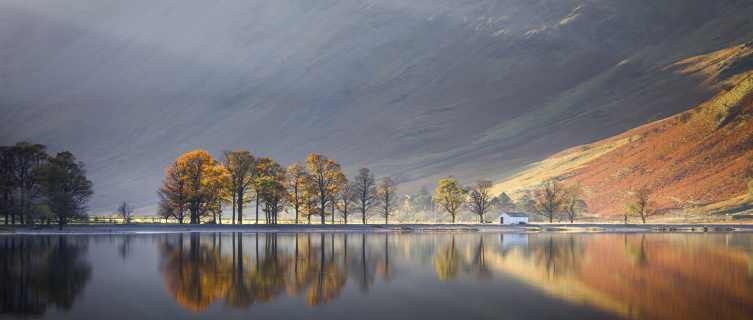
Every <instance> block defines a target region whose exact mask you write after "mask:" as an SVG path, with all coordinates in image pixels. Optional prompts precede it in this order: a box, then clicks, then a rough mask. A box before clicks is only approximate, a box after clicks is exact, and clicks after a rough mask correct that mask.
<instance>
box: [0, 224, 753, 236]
mask: <svg viewBox="0 0 753 320" xmlns="http://www.w3.org/2000/svg"><path fill="white" fill-rule="evenodd" d="M174 232H281V233H306V232H327V233H330V232H332V233H348V232H350V233H383V232H403V233H407V232H423V233H426V232H480V233H523V232H526V233H533V232H537V233H538V232H575V233H615V232H616V233H630V232H736V233H740V232H743V233H753V225H749V224H645V225H644V224H627V225H625V224H577V223H576V224H564V223H555V224H528V225H499V224H389V225H379V224H367V225H363V224H348V225H344V224H335V225H329V224H328V225H319V224H311V225H309V224H297V225H296V224H278V225H267V224H258V225H256V224H245V225H231V224H222V225H210V224H201V225H190V224H182V225H181V224H114V225H70V226H66V227H65V228H64V230H62V231H59V230H58V229H57V226H52V227H49V228H48V227H41V228H37V229H31V228H30V227H28V226H5V225H0V235H1V234H60V233H64V234H77V233H82V234H92V233H94V234H97V233H107V234H109V233H129V234H130V233H174Z"/></svg>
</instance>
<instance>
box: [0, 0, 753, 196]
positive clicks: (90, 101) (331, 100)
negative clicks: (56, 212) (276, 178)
mask: <svg viewBox="0 0 753 320" xmlns="http://www.w3.org/2000/svg"><path fill="white" fill-rule="evenodd" d="M0 12H1V13H2V16H1V18H0V61H2V65H3V67H2V68H0V114H1V116H0V145H11V144H14V143H16V142H18V141H21V140H27V141H30V142H33V143H42V144H46V145H47V146H49V148H50V151H52V152H55V151H60V150H69V151H71V152H72V153H74V154H76V156H77V157H78V158H79V159H80V160H83V161H84V162H86V163H87V164H88V165H89V166H88V170H89V174H88V176H89V177H90V179H91V180H92V181H93V183H94V189H95V195H94V198H93V199H92V201H91V203H90V204H91V207H92V208H93V209H94V210H95V211H96V210H102V211H111V210H112V208H113V207H114V206H115V205H116V204H118V203H120V202H122V201H128V202H129V203H134V204H135V205H137V207H141V208H143V207H149V206H154V205H155V204H156V196H155V194H154V192H155V190H156V189H157V187H158V186H159V182H160V180H161V179H162V178H163V177H164V169H166V168H167V167H169V166H170V164H171V161H172V160H173V159H175V158H177V157H178V156H180V155H181V154H183V153H186V152H190V151H193V150H197V149H205V150H207V151H208V152H210V153H211V154H212V155H213V156H215V157H218V156H219V155H220V154H221V152H222V150H223V149H232V150H250V151H251V153H253V154H254V155H258V156H265V157H272V158H274V159H275V160H276V161H278V162H279V163H281V164H283V165H285V166H287V165H290V164H292V163H293V162H302V161H303V160H304V159H305V158H306V157H307V156H308V155H309V154H310V153H322V154H325V155H327V156H329V157H330V158H332V159H335V160H336V161H338V162H340V163H341V164H343V167H344V169H345V172H346V173H347V174H349V175H350V174H353V173H355V172H356V171H357V170H358V169H359V168H361V167H363V166H368V167H370V168H371V169H372V171H373V172H375V173H376V175H377V177H378V178H381V177H384V176H392V177H394V178H395V179H396V180H398V182H400V184H401V187H400V190H401V192H404V193H411V192H412V191H413V190H414V189H415V188H416V187H417V186H418V185H419V184H422V183H424V184H427V185H429V186H431V185H433V184H435V183H436V182H437V181H438V179H439V178H445V177H446V176H447V175H450V174H454V175H455V176H457V177H458V178H459V179H460V180H461V182H463V183H466V182H470V181H472V180H475V179H478V178H487V179H492V180H496V181H498V180H501V179H503V178H504V177H508V176H510V175H511V174H513V173H514V172H517V171H516V170H518V169H520V168H521V167H523V166H525V165H528V164H531V163H533V162H535V161H539V160H542V159H544V158H545V157H547V156H549V155H551V154H553V153H555V152H558V151H560V150H563V149H566V148H570V147H573V146H577V145H582V144H585V143H591V142H594V141H598V140H600V139H604V138H607V137H611V136H614V135H616V134H620V133H623V132H624V131H625V130H626V129H627V128H628V127H636V126H638V125H640V124H642V123H645V120H646V119H647V118H649V117H651V116H652V115H654V114H656V113H662V114H664V116H672V115H675V114H678V113H680V112H683V111H685V110H688V109H690V108H692V107H693V106H694V105H696V104H700V103H702V102H704V101H706V100H708V99H709V98H711V97H713V96H714V95H715V94H716V93H717V92H718V91H719V88H718V87H716V86H715V85H716V83H712V82H708V79H709V77H708V76H707V75H706V74H704V72H705V71H703V70H702V68H701V69H698V70H693V69H692V68H690V67H683V66H677V67H669V68H667V66H670V65H673V64H675V63H678V62H681V61H685V60H686V59H690V58H693V57H696V56H699V55H703V54H708V53H709V52H714V51H717V50H721V49H724V48H729V47H732V46H736V45H740V44H743V43H746V42H748V41H750V40H751V37H753V20H750V19H749V17H751V16H753V4H751V3H750V2H749V1H743V0H738V1H716V0H662V1H647V0H646V1H642V0H608V1H603V0H586V1H583V0H578V1H576V0H540V1H530V0H509V1H493V0H478V1H457V0H439V1H436V0H431V1H428V0H410V1H408V0H374V1H358V0H355V1H353V0H349V1H344V0H343V1H340V0H265V1H235V0H222V1H213V2H206V1H178V0H168V1H145V0H127V1H123V0H118V1H115V0H70V1H52V0H38V1H28V0H6V1H2V2H0ZM687 63H690V62H687ZM683 68H685V69H683ZM679 69H683V70H685V71H684V72H680V70H679ZM721 76H722V77H727V76H728V75H726V74H724V75H721ZM693 118H694V119H695V117H693ZM693 121H695V120H693ZM689 123H690V122H689ZM667 126H670V124H669V123H667ZM670 127H671V126H670ZM675 127H677V128H679V126H675ZM671 128H674V127H671ZM671 128H670V129H671ZM725 128H726V127H725ZM670 129H667V130H670ZM671 130H675V129H671ZM724 130H726V129H724ZM635 134H640V132H635ZM650 141H651V138H650V137H649V138H648V140H647V142H646V143H649V144H650V143H651V142H650ZM635 143H637V142H633V144H635ZM592 179H595V180H594V181H596V179H600V178H597V177H593V178H592ZM637 182H638V181H636V183H637ZM668 188H669V187H668ZM678 188H681V187H680V186H678ZM726 188H727V189H725V191H724V192H725V193H728V194H732V193H734V192H739V190H740V187H739V184H736V182H735V183H733V184H731V185H730V186H729V187H726ZM430 189H431V188H430ZM683 190H684V189H683ZM732 190H736V191H734V192H732ZM615 192H617V191H615ZM699 192H700V191H699ZM673 197H677V198H678V199H683V200H682V201H685V200H688V201H690V200H689V199H691V198H692V196H690V195H688V196H685V195H682V194H680V195H677V196H675V195H673ZM715 199H716V198H715ZM693 201H696V200H693ZM699 201H700V200H699ZM665 203H667V202H666V201H665ZM603 208H607V207H603ZM605 210H607V209H605Z"/></svg>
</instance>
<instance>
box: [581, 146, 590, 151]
mask: <svg viewBox="0 0 753 320" xmlns="http://www.w3.org/2000/svg"><path fill="white" fill-rule="evenodd" d="M590 149H591V147H589V146H580V150H581V151H588V150H590Z"/></svg>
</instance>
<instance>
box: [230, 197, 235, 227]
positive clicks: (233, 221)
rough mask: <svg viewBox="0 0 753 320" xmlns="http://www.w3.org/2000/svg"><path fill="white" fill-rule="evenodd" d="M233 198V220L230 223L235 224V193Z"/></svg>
mask: <svg viewBox="0 0 753 320" xmlns="http://www.w3.org/2000/svg"><path fill="white" fill-rule="evenodd" d="M231 198H233V219H232V220H230V223H231V224H235V192H233V196H232V197H231Z"/></svg>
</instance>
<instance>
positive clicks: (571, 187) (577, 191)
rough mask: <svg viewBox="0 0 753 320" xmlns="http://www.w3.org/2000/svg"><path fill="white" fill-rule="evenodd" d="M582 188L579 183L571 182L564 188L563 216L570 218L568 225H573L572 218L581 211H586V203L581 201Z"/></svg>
mask: <svg viewBox="0 0 753 320" xmlns="http://www.w3.org/2000/svg"><path fill="white" fill-rule="evenodd" d="M583 192H584V191H583V186H581V185H580V182H572V183H570V184H568V185H567V186H566V187H565V190H564V192H563V198H564V200H565V201H564V204H563V205H564V207H565V214H567V217H568V218H570V223H573V218H575V216H576V215H578V214H579V213H580V212H581V211H583V210H587V209H588V206H587V205H586V202H585V201H583V199H581V197H583Z"/></svg>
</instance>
